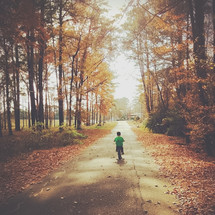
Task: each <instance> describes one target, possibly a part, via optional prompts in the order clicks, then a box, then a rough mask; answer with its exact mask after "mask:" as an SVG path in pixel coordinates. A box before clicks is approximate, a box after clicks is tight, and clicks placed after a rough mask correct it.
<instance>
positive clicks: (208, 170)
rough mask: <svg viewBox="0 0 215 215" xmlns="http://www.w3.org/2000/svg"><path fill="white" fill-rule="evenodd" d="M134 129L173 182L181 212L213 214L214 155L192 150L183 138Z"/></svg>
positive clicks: (214, 208)
mask: <svg viewBox="0 0 215 215" xmlns="http://www.w3.org/2000/svg"><path fill="white" fill-rule="evenodd" d="M133 130H134V132H135V133H136V134H137V136H138V140H139V141H141V142H142V144H143V146H144V147H145V148H146V151H147V152H148V153H150V154H151V155H152V156H153V157H154V158H155V160H156V163H157V164H159V165H160V166H161V168H160V171H161V172H162V175H163V177H166V178H167V179H169V180H170V181H171V183H172V185H173V186H174V190H173V193H174V194H176V195H177V196H178V198H179V200H180V203H181V207H182V211H183V213H182V214H195V215H197V214H199V215H212V214H215V196H214V192H215V158H212V157H208V156H207V155H206V154H205V153H203V152H201V153H198V152H195V151H193V150H192V148H191V147H190V146H187V145H185V144H184V141H183V139H180V138H174V137H168V136H165V135H159V134H152V133H147V132H143V130H142V129H140V128H135V129H133Z"/></svg>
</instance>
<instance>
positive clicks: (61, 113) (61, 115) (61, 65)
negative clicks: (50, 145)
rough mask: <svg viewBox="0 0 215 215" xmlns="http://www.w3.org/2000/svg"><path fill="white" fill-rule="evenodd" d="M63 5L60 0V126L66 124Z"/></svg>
mask: <svg viewBox="0 0 215 215" xmlns="http://www.w3.org/2000/svg"><path fill="white" fill-rule="evenodd" d="M62 9H63V4H62V0H60V4H59V24H60V26H59V28H60V29H59V67H58V69H59V87H58V104H59V126H62V125H63V123H64V114H63V83H62V82H63V62H62V54H63V16H62Z"/></svg>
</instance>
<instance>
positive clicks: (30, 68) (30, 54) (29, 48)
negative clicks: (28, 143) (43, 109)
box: [27, 29, 37, 126]
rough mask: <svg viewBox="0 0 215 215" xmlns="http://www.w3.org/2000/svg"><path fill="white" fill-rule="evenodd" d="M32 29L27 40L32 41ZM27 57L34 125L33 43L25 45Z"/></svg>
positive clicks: (35, 115)
mask: <svg viewBox="0 0 215 215" xmlns="http://www.w3.org/2000/svg"><path fill="white" fill-rule="evenodd" d="M33 31H34V30H33V29H32V30H31V32H29V33H28V37H29V38H31V39H30V41H29V42H31V43H33V41H32V40H33V38H34V32H33ZM27 55H28V56H27V57H28V72H29V93H30V99H31V120H32V126H33V125H35V122H36V120H37V110H36V105H35V92H34V47H33V44H31V45H30V46H29V44H28V45H27Z"/></svg>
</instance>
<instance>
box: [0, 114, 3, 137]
mask: <svg viewBox="0 0 215 215" xmlns="http://www.w3.org/2000/svg"><path fill="white" fill-rule="evenodd" d="M2 136H3V135H2V124H1V111H0V137H2Z"/></svg>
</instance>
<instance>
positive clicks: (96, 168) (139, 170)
mask: <svg viewBox="0 0 215 215" xmlns="http://www.w3.org/2000/svg"><path fill="white" fill-rule="evenodd" d="M117 131H121V133H122V136H123V137H124V139H125V143H124V151H125V155H123V160H121V161H119V162H118V161H117V154H116V152H115V145H114V143H113V139H114V138H115V136H116V132H117ZM158 169H159V166H157V165H156V164H155V162H154V160H153V158H152V157H150V156H149V155H148V154H147V153H146V152H145V150H144V148H143V147H142V146H141V144H140V143H138V142H137V140H136V136H135V134H134V133H133V132H132V130H131V129H130V126H129V125H128V124H127V122H124V121H123V122H118V125H117V126H116V127H115V128H114V129H113V130H112V133H111V134H109V135H107V136H106V137H104V138H102V139H100V140H99V141H98V142H97V143H95V144H94V145H93V146H91V147H89V148H88V149H86V150H85V151H84V152H83V153H82V154H80V155H79V156H77V157H76V158H74V159H73V160H72V161H70V162H68V163H67V164H66V165H63V166H62V167H61V168H60V169H58V170H56V171H54V172H53V173H51V174H50V175H49V176H47V177H46V178H45V179H44V180H43V181H42V182H41V183H39V184H37V185H34V186H32V187H30V188H29V189H28V190H27V191H25V192H23V193H21V194H19V195H17V196H16V197H14V198H13V199H11V200H10V201H8V203H7V204H6V205H0V214H2V215H8V214H17V215H18V214H20V215H30V214H31V215H49V214H50V215H78V214H81V215H143V214H149V215H173V214H178V213H177V206H176V204H177V201H176V199H175V197H174V196H173V195H170V194H166V193H168V190H171V189H172V188H171V186H170V184H168V182H167V181H165V180H164V179H163V178H161V177H160V176H159V173H158Z"/></svg>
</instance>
